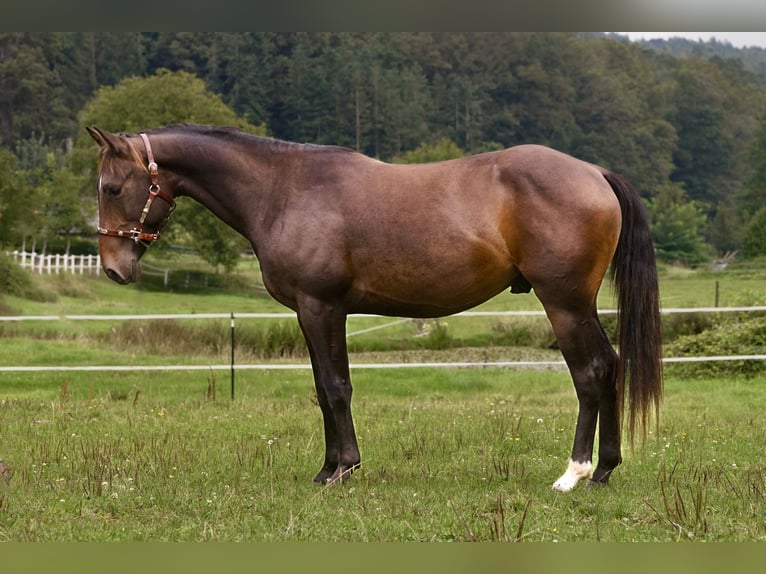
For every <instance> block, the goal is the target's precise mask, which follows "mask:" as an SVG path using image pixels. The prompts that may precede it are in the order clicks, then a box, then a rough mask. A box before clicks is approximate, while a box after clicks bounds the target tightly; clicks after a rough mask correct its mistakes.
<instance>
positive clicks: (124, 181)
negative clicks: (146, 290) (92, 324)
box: [86, 126, 175, 284]
mask: <svg viewBox="0 0 766 574" xmlns="http://www.w3.org/2000/svg"><path fill="white" fill-rule="evenodd" d="M86 129H87V130H88V133H89V134H90V136H91V137H92V138H93V139H94V140H95V141H96V143H98V144H99V145H100V146H101V155H100V160H99V174H98V218H99V224H98V232H99V234H100V235H99V238H98V250H99V254H100V255H101V265H102V267H103V268H104V272H105V273H106V275H107V276H108V277H109V278H110V279H112V280H113V281H116V282H117V283H122V284H126V283H130V282H131V281H135V280H136V279H137V277H138V273H139V265H138V261H139V259H141V256H142V255H143V254H144V253H145V252H146V248H147V247H148V246H149V244H150V243H151V242H152V241H154V240H156V239H158V238H159V236H160V231H161V230H162V228H163V226H164V225H165V223H166V222H167V220H168V217H170V214H171V213H172V211H173V209H174V208H175V202H174V201H173V197H172V195H171V194H168V193H165V192H163V191H161V189H160V184H159V175H158V170H157V164H156V163H155V162H154V156H153V154H152V149H151V145H150V144H149V140H148V138H147V137H146V136H145V134H141V135H140V136H141V137H140V139H139V136H128V135H123V134H112V133H109V132H106V131H103V130H100V129H98V128H97V127H95V126H94V127H89V128H86ZM141 140H143V142H142V141H141ZM157 197H159V198H161V199H163V200H164V201H155V198H157ZM154 203H157V204H158V205H156V206H155V207H152V205H153V204H154Z"/></svg>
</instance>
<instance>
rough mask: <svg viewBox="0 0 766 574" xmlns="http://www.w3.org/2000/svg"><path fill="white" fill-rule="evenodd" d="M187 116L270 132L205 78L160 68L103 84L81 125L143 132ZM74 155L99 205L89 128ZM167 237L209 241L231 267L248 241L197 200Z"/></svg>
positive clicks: (198, 243)
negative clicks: (233, 106) (235, 108)
mask: <svg viewBox="0 0 766 574" xmlns="http://www.w3.org/2000/svg"><path fill="white" fill-rule="evenodd" d="M183 122H189V123H200V124H213V125H229V126H236V127H239V128H241V129H243V130H245V131H247V132H250V133H254V134H260V135H266V128H265V127H264V126H263V125H260V126H253V125H251V124H249V123H248V122H247V121H245V120H244V119H242V118H240V117H238V116H237V115H236V114H235V113H234V111H233V110H232V109H231V108H229V107H228V106H227V105H226V104H224V103H223V101H222V100H221V98H220V97H219V96H217V95H215V94H213V93H211V92H209V91H208V90H207V87H206V86H205V83H204V82H203V81H202V80H200V79H199V78H197V77H196V76H195V75H193V74H190V73H188V72H170V71H168V70H160V71H159V72H158V73H157V74H155V75H153V76H149V77H146V78H135V77H134V78H127V79H125V80H123V81H122V82H120V83H119V84H118V85H117V86H115V87H108V86H103V87H101V88H100V89H99V91H98V92H97V93H96V95H95V97H94V98H93V99H92V100H90V101H89V102H88V104H87V105H86V106H85V109H84V110H83V111H82V113H81V114H80V123H81V125H83V126H86V125H97V126H98V127H100V128H103V129H106V130H110V131H125V132H138V131H141V130H144V129H149V128H152V127H159V126H162V125H166V124H172V123H183ZM72 160H73V161H72V166H73V168H74V169H75V173H78V172H79V173H82V172H84V173H86V175H87V178H86V179H87V182H88V185H87V191H86V195H87V199H86V201H87V202H88V203H89V204H92V205H93V207H94V209H95V207H96V205H95V201H93V199H92V197H93V189H95V182H94V181H93V179H94V175H93V174H95V173H96V154H95V153H94V150H93V142H92V140H91V139H90V137H88V136H87V135H85V134H84V130H83V134H82V135H81V136H80V138H78V141H77V142H76V145H75V153H73V156H72ZM78 167H79V168H80V169H79V170H78ZM160 169H162V166H160ZM187 229H194V233H193V234H190V233H188V232H187ZM164 237H165V238H166V239H167V241H166V242H165V244H166V245H167V244H168V243H170V242H175V243H179V244H187V245H189V246H190V247H193V248H195V249H198V248H200V247H203V249H202V250H201V251H200V254H201V255H202V257H204V258H205V259H206V260H207V261H208V262H209V263H211V264H212V265H215V266H218V265H220V264H223V265H224V266H225V267H226V268H227V270H230V269H231V268H232V267H233V265H234V263H235V262H236V259H237V255H238V253H239V252H240V251H241V250H242V249H243V248H244V247H245V246H246V244H245V242H244V240H243V239H242V238H241V237H240V236H239V235H237V234H236V233H235V232H234V231H233V230H232V229H230V228H229V227H227V226H226V225H224V224H223V223H222V222H220V221H219V220H218V219H216V218H215V217H214V216H213V215H212V214H211V213H209V212H208V211H207V210H206V209H205V208H203V207H202V206H201V205H199V204H197V203H193V202H190V203H189V204H188V205H185V206H184V208H183V209H179V210H177V213H176V214H174V216H173V218H172V219H171V222H170V224H169V225H168V227H167V228H166V231H165V233H164ZM160 245H162V243H160ZM205 247H207V248H205Z"/></svg>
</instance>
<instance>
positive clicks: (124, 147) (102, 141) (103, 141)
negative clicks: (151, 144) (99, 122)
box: [85, 126, 130, 155]
mask: <svg viewBox="0 0 766 574" xmlns="http://www.w3.org/2000/svg"><path fill="white" fill-rule="evenodd" d="M85 129H86V130H87V131H88V134H90V137H92V138H93V140H94V141H95V142H96V143H97V144H98V145H100V146H101V148H102V149H108V150H111V151H113V152H114V153H116V154H120V155H122V154H127V153H129V149H130V144H128V142H127V141H126V140H125V138H123V137H121V136H119V135H117V134H113V133H109V132H107V131H104V130H102V129H100V128H97V127H96V126H87V127H86V128H85Z"/></svg>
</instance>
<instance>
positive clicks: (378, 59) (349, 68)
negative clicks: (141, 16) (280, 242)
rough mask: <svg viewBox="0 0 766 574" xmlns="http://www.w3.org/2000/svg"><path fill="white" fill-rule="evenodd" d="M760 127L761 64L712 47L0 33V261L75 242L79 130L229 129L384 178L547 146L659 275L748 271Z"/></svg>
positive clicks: (761, 166)
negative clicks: (370, 161)
mask: <svg viewBox="0 0 766 574" xmlns="http://www.w3.org/2000/svg"><path fill="white" fill-rule="evenodd" d="M148 84H151V85H152V86H153V87H152V88H147V85H148ZM131 90H133V91H131ZM121 94H122V95H121ZM189 94H198V96H199V101H197V103H192V101H191V100H188V97H189ZM184 98H187V99H184ZM211 102H213V103H211ZM211 106H212V107H211ZM207 108H211V109H207ZM765 109H766V51H763V50H757V49H747V50H738V49H736V48H733V47H732V46H730V45H727V44H720V43H718V42H715V41H713V42H707V43H701V42H697V43H694V42H688V41H681V42H679V41H677V40H676V41H671V42H667V43H662V44H656V43H654V44H650V43H631V42H628V41H626V40H625V39H623V38H619V37H615V36H605V35H601V34H576V33H431V32H428V33H335V32H333V33H330V32H327V33H319V32H317V33H308V32H295V33H276V32H253V33H214V32H188V33H185V32H167V33H160V32H157V33H139V32H74V33H3V34H0V244H4V245H8V244H15V245H18V244H19V243H20V242H23V241H25V240H27V241H34V240H37V241H41V240H42V241H49V242H59V243H61V242H62V241H64V240H65V239H69V240H72V239H73V238H74V237H76V235H77V234H78V233H82V232H83V231H84V230H88V231H89V221H90V220H92V217H93V212H94V211H95V201H94V199H95V198H94V197H93V195H94V194H93V181H92V180H93V178H94V176H93V174H92V172H93V165H94V164H93V162H94V161H95V150H94V149H93V148H92V142H89V141H88V140H87V139H86V138H87V135H85V134H84V130H83V126H84V125H86V124H87V123H88V122H89V121H93V120H94V119H98V121H99V122H100V123H99V125H100V127H103V128H106V129H112V130H115V131H120V130H128V131H129V130H138V129H141V128H149V127H155V126H156V125H160V124H161V123H171V122H173V121H192V122H198V123H228V124H235V125H239V126H240V127H244V128H246V129H250V130H251V131H260V133H268V134H269V135H270V136H273V137H278V138H281V139H286V140H290V141H301V142H313V143H323V144H335V145H343V146H347V147H350V148H353V149H356V150H359V151H360V152H362V153H365V154H367V155H370V156H373V157H377V158H379V159H382V160H385V161H423V160H438V159H444V158H446V157H454V156H456V155H463V154H468V153H479V152H483V151H488V150H493V149H500V148H503V147H509V146H512V145H517V144H522V143H538V144H544V145H549V146H551V147H554V148H556V149H559V150H561V151H565V152H567V153H570V154H572V155H574V156H576V157H579V158H581V159H584V160H587V161H592V162H594V163H598V164H600V165H603V166H605V167H607V168H609V169H612V170H614V171H617V172H620V173H622V174H624V175H625V176H627V177H628V178H629V179H631V180H632V181H633V182H634V183H635V184H636V185H637V186H638V187H639V189H640V190H641V192H642V194H643V197H644V199H645V200H646V203H647V206H648V207H649V211H650V215H651V217H652V231H653V234H654V238H655V243H656V245H657V249H658V255H659V256H660V258H662V259H666V260H669V261H682V262H686V263H699V262H702V261H705V260H707V259H709V258H711V257H715V256H716V254H723V253H727V252H732V251H736V250H739V251H740V252H742V253H744V254H745V255H757V254H759V253H763V252H766V238H764V237H763V231H760V232H759V231H758V230H763V229H766V211H764V210H763V207H764V205H766V202H764V195H765V194H766V175H764V174H766V116H764V114H763V112H764V110H765ZM147 110H148V111H147ZM89 146H90V147H89ZM22 197H23V198H25V199H24V200H23V201H22V200H20V199H19V198H22ZM31 198H35V200H36V202H32V201H30V199H31ZM84 198H87V199H84ZM197 216H198V214H195V217H197ZM200 216H201V215H200ZM91 226H92V225H91ZM174 233H175V234H176V235H175V236H174V238H175V240H177V241H180V242H183V240H184V238H183V233H182V232H181V231H180V229H179V230H178V231H175V232H174ZM214 239H215V238H212V239H211V245H214V244H215V240H214ZM225 243H226V244H227V245H231V246H232V248H234V246H236V245H237V244H236V242H235V241H233V240H231V241H229V240H227V241H226V242H225ZM218 248H219V249H220V246H218ZM219 263H221V262H219ZM222 263H224V264H225V265H229V264H230V262H227V261H223V262H222Z"/></svg>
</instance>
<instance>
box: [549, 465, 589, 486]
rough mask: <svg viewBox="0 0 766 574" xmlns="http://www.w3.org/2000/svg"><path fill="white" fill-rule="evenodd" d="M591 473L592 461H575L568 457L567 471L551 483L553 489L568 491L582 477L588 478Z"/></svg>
mask: <svg viewBox="0 0 766 574" xmlns="http://www.w3.org/2000/svg"><path fill="white" fill-rule="evenodd" d="M592 475H593V463H592V462H591V461H586V462H575V461H573V460H572V459H569V466H568V467H567V471H566V472H565V473H564V474H562V475H561V478H559V479H558V480H557V481H556V482H554V483H553V490H559V491H561V492H569V491H570V490H572V489H573V488H574V487H575V486H576V485H577V483H578V482H580V480H581V479H583V478H590V477H591V476H592Z"/></svg>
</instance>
